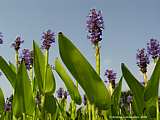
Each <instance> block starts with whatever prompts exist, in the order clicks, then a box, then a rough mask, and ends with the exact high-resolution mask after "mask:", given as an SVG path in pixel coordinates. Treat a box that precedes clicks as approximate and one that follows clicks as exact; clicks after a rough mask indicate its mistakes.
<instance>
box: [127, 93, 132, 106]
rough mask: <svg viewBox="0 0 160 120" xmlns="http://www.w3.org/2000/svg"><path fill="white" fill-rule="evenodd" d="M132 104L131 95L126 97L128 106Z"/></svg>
mask: <svg viewBox="0 0 160 120" xmlns="http://www.w3.org/2000/svg"><path fill="white" fill-rule="evenodd" d="M131 102H132V96H131V95H128V96H127V103H128V104H129V103H131Z"/></svg>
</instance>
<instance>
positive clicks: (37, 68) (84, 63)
mask: <svg viewBox="0 0 160 120" xmlns="http://www.w3.org/2000/svg"><path fill="white" fill-rule="evenodd" d="M87 28H88V29H87V30H88V36H87V38H88V39H89V40H90V41H91V43H92V45H93V46H94V48H95V62H96V66H95V67H93V66H92V65H91V64H90V63H89V61H88V60H87V59H86V58H85V56H84V55H83V54H82V53H81V52H80V50H79V49H78V48H77V47H76V46H75V45H74V44H73V43H72V42H71V40H70V39H69V38H68V37H66V36H65V35H64V33H62V32H59V33H58V40H57V43H56V44H55V42H56V39H55V38H56V34H55V33H54V32H52V31H51V30H50V29H49V30H47V31H46V32H43V35H42V41H41V42H42V45H41V46H39V45H38V44H37V43H36V41H35V40H33V48H32V49H27V48H25V49H24V48H22V50H20V48H21V44H22V43H23V42H24V41H23V40H21V38H20V37H17V38H16V40H15V42H14V43H13V44H12V46H13V47H14V49H15V51H16V65H14V64H12V63H11V62H6V60H5V59H4V57H2V56H0V70H1V71H2V72H3V74H4V75H5V76H6V79H7V80H8V81H9V82H10V84H11V86H12V88H13V93H12V95H11V96H10V97H8V98H7V99H5V98H4V94H3V91H2V89H0V119H2V120H108V119H112V120H114V119H115V118H118V119H121V120H123V119H124V120H125V119H133V118H135V119H142V118H143V119H151V120H152V119H157V120H159V104H158V88H159V78H160V59H159V56H160V47H159V42H158V40H156V39H151V40H150V41H149V42H148V43H147V48H146V49H145V48H142V49H139V50H138V52H137V54H136V59H137V66H138V67H139V70H140V72H141V73H143V76H144V85H143V84H141V83H140V80H137V79H136V78H135V77H134V76H133V74H132V73H131V72H130V71H129V69H128V68H127V66H126V65H125V64H124V63H122V65H121V69H122V77H121V78H120V80H119V81H118V84H116V81H115V80H117V79H118V78H117V76H116V75H117V73H115V72H114V71H113V70H112V69H108V68H107V69H106V71H105V72H104V73H105V77H106V78H107V79H106V80H102V79H101V77H100V75H101V74H100V73H101V71H100V42H101V41H102V31H103V29H104V21H103V17H102V13H101V11H97V10H96V9H91V10H90V13H89V15H88V16H87ZM2 43H3V44H4V42H3V35H2V33H0V45H1V44H2ZM53 44H54V45H58V46H59V56H57V58H56V59H55V60H54V65H51V64H50V63H49V59H50V58H49V55H50V54H51V53H50V52H49V51H50V48H51V47H52V45H53ZM151 59H153V61H154V64H155V68H154V71H153V73H152V75H151V77H150V78H149V76H147V72H148V71H149V70H148V68H147V66H148V65H149V64H150V63H151V62H152V61H151ZM52 66H54V67H52ZM55 74H57V75H58V76H59V79H60V80H62V81H63V83H64V85H65V87H66V89H67V90H64V88H59V89H58V90H57V92H56V93H57V95H56V93H55V90H56V82H55V77H54V75H55ZM56 78H57V77H56ZM123 78H124V79H125V81H126V82H127V84H128V86H129V88H130V90H129V91H128V92H122V80H123ZM59 79H58V80H59ZM75 81H76V82H75ZM105 82H107V83H109V84H110V85H109V87H107V86H106V85H105ZM79 86H80V87H81V88H79ZM80 89H82V90H83V92H84V94H85V95H84V97H83V104H82V97H81V94H80ZM68 98H70V100H69V99H68Z"/></svg>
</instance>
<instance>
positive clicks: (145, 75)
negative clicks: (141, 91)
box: [143, 73, 148, 87]
mask: <svg viewBox="0 0 160 120" xmlns="http://www.w3.org/2000/svg"><path fill="white" fill-rule="evenodd" d="M143 78H144V86H145V87H146V86H147V82H148V80H147V79H148V78H147V74H146V73H143Z"/></svg>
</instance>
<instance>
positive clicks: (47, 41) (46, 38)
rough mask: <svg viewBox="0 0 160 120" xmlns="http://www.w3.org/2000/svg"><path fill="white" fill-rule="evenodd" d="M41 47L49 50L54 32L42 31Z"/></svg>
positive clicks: (53, 39) (53, 38)
mask: <svg viewBox="0 0 160 120" xmlns="http://www.w3.org/2000/svg"><path fill="white" fill-rule="evenodd" d="M42 40H43V42H42V46H41V47H42V49H46V50H49V48H50V47H51V44H52V43H55V34H54V32H52V31H51V30H47V32H43V36H42Z"/></svg>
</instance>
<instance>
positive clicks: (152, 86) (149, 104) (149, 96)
mask: <svg viewBox="0 0 160 120" xmlns="http://www.w3.org/2000/svg"><path fill="white" fill-rule="evenodd" d="M159 79H160V59H159V60H158V61H157V63H156V66H155V68H154V71H153V73H152V75H151V78H150V80H149V81H148V83H147V87H146V88H145V92H144V100H145V102H146V103H145V104H146V112H147V114H148V115H149V116H151V117H153V116H156V101H157V99H158V88H159Z"/></svg>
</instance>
